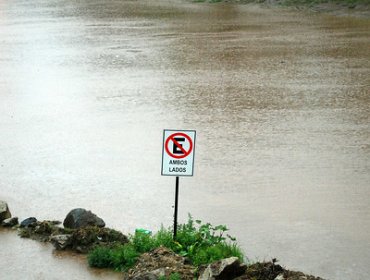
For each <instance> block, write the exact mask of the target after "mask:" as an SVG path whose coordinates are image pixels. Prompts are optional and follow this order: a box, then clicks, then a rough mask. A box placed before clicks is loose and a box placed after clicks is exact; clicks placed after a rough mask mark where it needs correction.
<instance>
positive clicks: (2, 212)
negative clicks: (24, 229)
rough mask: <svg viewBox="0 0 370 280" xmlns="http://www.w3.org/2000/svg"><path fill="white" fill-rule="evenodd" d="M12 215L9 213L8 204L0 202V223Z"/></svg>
mask: <svg viewBox="0 0 370 280" xmlns="http://www.w3.org/2000/svg"><path fill="white" fill-rule="evenodd" d="M11 216H12V214H11V213H10V211H9V207H8V204H7V203H6V202H5V201H1V200H0V222H2V221H4V220H6V219H9V218H11Z"/></svg>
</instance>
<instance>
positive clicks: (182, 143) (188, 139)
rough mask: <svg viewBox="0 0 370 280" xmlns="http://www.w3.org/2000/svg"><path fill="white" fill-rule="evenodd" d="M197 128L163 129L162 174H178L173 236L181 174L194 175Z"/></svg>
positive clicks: (175, 231)
mask: <svg viewBox="0 0 370 280" xmlns="http://www.w3.org/2000/svg"><path fill="white" fill-rule="evenodd" d="M195 134H196V132H195V130H170V129H165V130H164V131H163V149H162V175H163V176H176V189H175V213H174V226H173V238H174V239H176V234H177V213H178V200H179V181H180V178H179V177H180V176H193V169H194V149H195Z"/></svg>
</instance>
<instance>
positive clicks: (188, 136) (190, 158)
mask: <svg viewBox="0 0 370 280" xmlns="http://www.w3.org/2000/svg"><path fill="white" fill-rule="evenodd" d="M195 133H196V132H195V130H171V129H165V130H164V131H163V151H162V175H165V176H193V167H194V149H195Z"/></svg>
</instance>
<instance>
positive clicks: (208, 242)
mask: <svg viewBox="0 0 370 280" xmlns="http://www.w3.org/2000/svg"><path fill="white" fill-rule="evenodd" d="M226 231H228V228H227V227H226V226H224V225H218V226H212V225H211V224H210V223H205V224H204V223H202V222H201V221H200V220H196V221H194V220H193V218H192V217H191V216H190V215H189V219H188V222H187V223H186V224H181V225H179V226H178V231H177V237H176V240H173V236H172V234H173V230H172V229H171V228H168V229H165V228H163V227H161V229H160V230H159V231H158V232H157V233H156V234H154V235H150V234H146V233H141V232H136V233H135V234H134V235H131V236H130V237H129V242H128V243H127V244H124V245H119V246H115V247H97V248H95V249H94V250H92V251H91V252H90V253H89V255H88V262H89V265H90V266H92V267H98V268H103V267H106V268H113V269H115V270H120V271H125V270H127V269H129V268H130V267H132V266H134V264H135V262H136V260H137V258H138V257H139V255H140V254H142V253H145V252H149V251H151V250H153V249H155V248H158V247H160V246H164V247H166V248H169V249H171V250H172V251H174V252H175V253H177V254H179V255H182V256H184V257H187V258H188V259H189V260H190V261H191V262H192V263H193V264H194V265H195V266H199V265H202V264H209V263H212V262H214V261H217V260H220V259H224V258H228V257H237V258H239V259H240V260H241V261H243V259H244V256H243V253H242V251H241V249H240V248H239V246H238V245H237V243H236V242H235V238H233V237H231V236H230V235H228V234H226V236H225V232H226ZM173 277H175V276H173ZM170 279H173V280H175V279H177V278H170Z"/></svg>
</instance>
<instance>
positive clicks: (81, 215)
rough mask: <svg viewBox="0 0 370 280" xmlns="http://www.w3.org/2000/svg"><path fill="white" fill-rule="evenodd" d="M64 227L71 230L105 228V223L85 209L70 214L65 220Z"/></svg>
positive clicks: (74, 210) (75, 210) (72, 211)
mask: <svg viewBox="0 0 370 280" xmlns="http://www.w3.org/2000/svg"><path fill="white" fill-rule="evenodd" d="M63 226H64V227H65V228H71V229H77V228H82V227H87V226H98V227H105V222H104V221H103V219H101V218H99V217H98V216H96V215H95V214H94V213H92V212H91V211H87V210H85V209H83V208H76V209H73V210H71V211H70V212H69V213H68V215H67V216H66V218H65V219H64V222H63Z"/></svg>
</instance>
